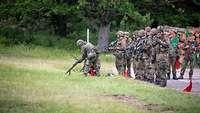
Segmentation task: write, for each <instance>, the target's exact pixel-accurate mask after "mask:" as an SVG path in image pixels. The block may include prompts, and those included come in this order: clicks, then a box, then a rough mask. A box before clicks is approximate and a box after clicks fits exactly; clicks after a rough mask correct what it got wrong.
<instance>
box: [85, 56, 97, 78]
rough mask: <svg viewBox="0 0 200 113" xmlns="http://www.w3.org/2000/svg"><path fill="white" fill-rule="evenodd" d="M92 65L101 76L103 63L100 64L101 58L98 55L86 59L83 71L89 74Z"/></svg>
mask: <svg viewBox="0 0 200 113" xmlns="http://www.w3.org/2000/svg"><path fill="white" fill-rule="evenodd" d="M91 66H92V67H93V68H94V71H95V73H96V75H97V76H99V75H100V73H99V71H100V67H101V64H100V60H99V58H98V57H95V58H91V59H86V60H85V63H84V67H83V73H84V74H85V75H87V74H88V73H89V71H90V67H91Z"/></svg>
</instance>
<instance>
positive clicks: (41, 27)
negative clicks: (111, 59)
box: [0, 0, 200, 51]
mask: <svg viewBox="0 0 200 113" xmlns="http://www.w3.org/2000/svg"><path fill="white" fill-rule="evenodd" d="M199 3H200V2H199V0H3V1H1V2H0V29H3V28H5V27H6V28H7V27H9V28H13V29H14V30H18V31H23V32H25V33H26V34H31V33H33V32H38V31H46V32H49V33H52V34H54V35H59V36H60V37H64V38H67V39H68V38H73V39H75V38H79V37H84V35H85V34H84V33H83V32H86V28H89V29H90V31H91V33H93V34H95V36H96V39H95V40H96V41H97V44H98V47H99V49H100V50H101V51H107V48H108V42H109V37H110V34H111V33H112V32H116V31H118V30H125V31H134V30H137V29H141V28H143V27H145V26H152V27H156V26H157V25H171V26H178V27H187V26H199V24H200V12H199V10H200V4H199ZM2 32H3V33H2ZM8 32H10V31H8ZM0 33H1V34H0V35H4V36H5V35H6V34H5V32H4V30H2V31H1V30H0ZM8 34H9V33H8ZM8 34H7V35H6V38H7V37H9V36H8ZM0 37H1V36H0ZM19 37H20V36H19ZM25 37H26V36H25ZM21 40H23V39H21ZM30 42H31V41H30Z"/></svg>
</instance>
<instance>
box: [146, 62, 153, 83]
mask: <svg viewBox="0 0 200 113" xmlns="http://www.w3.org/2000/svg"><path fill="white" fill-rule="evenodd" d="M145 65H146V66H145V71H146V72H145V79H146V81H147V82H150V83H153V82H154V74H155V64H153V63H151V61H150V60H148V61H147V63H146V64H145Z"/></svg>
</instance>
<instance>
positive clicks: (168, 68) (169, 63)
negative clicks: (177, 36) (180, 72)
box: [167, 57, 172, 80]
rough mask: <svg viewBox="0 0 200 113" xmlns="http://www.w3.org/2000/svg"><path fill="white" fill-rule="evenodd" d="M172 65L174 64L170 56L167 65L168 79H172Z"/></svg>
mask: <svg viewBox="0 0 200 113" xmlns="http://www.w3.org/2000/svg"><path fill="white" fill-rule="evenodd" d="M171 66H172V58H171V57H169V58H168V65H167V79H168V80H169V79H170V74H171Z"/></svg>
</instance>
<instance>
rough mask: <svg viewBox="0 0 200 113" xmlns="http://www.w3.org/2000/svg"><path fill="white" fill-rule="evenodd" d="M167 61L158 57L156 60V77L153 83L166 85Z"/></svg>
mask: <svg viewBox="0 0 200 113" xmlns="http://www.w3.org/2000/svg"><path fill="white" fill-rule="evenodd" d="M166 70H167V61H166V59H164V58H161V59H159V60H158V61H157V62H156V73H155V74H156V78H155V83H156V84H158V85H160V86H161V87H165V86H166V85H167V78H166V75H167V71H166Z"/></svg>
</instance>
